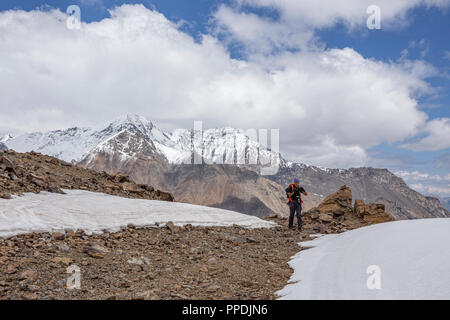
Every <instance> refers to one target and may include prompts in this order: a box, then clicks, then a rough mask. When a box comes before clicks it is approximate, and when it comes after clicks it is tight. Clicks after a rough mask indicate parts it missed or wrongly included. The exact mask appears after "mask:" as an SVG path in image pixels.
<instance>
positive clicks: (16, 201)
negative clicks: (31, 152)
mask: <svg viewBox="0 0 450 320" xmlns="http://www.w3.org/2000/svg"><path fill="white" fill-rule="evenodd" d="M64 191H65V192H66V193H67V194H65V195H62V194H54V193H47V192H42V193H40V194H25V195H24V196H22V197H14V198H13V199H10V200H6V199H0V237H10V236H13V235H17V234H23V233H29V232H44V231H47V232H53V231H61V230H64V229H72V230H76V229H82V230H84V231H85V232H86V233H100V232H102V231H103V230H108V231H118V230H120V228H121V227H125V226H127V225H128V224H134V225H135V226H137V227H143V226H152V225H155V223H158V224H165V223H167V222H168V221H173V222H174V224H175V225H178V226H182V225H186V224H192V225H194V226H233V225H239V226H242V227H245V228H269V227H272V226H274V225H275V224H274V223H272V222H268V221H264V220H261V219H259V218H256V217H252V216H248V215H245V214H241V213H237V212H234V211H229V210H223V209H216V208H209V207H203V206H196V205H191V204H186V203H176V202H166V201H157V200H140V199H128V198H121V197H116V196H111V195H107V194H103V193H95V192H89V191H81V190H64Z"/></svg>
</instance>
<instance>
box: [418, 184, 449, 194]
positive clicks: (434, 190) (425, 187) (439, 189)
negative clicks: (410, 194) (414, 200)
mask: <svg viewBox="0 0 450 320" xmlns="http://www.w3.org/2000/svg"><path fill="white" fill-rule="evenodd" d="M411 188H413V189H414V190H416V191H418V192H420V193H423V194H425V195H431V196H435V197H450V184H448V185H447V186H435V185H430V184H423V183H413V184H411Z"/></svg>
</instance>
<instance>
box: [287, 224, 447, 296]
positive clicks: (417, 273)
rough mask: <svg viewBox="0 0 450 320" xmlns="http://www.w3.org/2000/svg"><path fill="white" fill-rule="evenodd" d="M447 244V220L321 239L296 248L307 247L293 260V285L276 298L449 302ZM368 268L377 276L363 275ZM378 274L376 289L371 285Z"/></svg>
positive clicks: (377, 227)
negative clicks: (378, 285) (444, 300)
mask: <svg viewBox="0 0 450 320" xmlns="http://www.w3.org/2000/svg"><path fill="white" fill-rule="evenodd" d="M449 243H450V219H423V220H408V221H395V222H389V223H382V224H377V225H373V226H369V227H365V228H360V229H355V230H352V231H348V232H345V233H341V234H335V235H326V236H324V237H321V238H318V239H315V240H313V241H308V242H303V243H301V245H302V246H303V247H312V248H310V249H307V250H303V251H301V252H299V253H298V254H297V255H295V256H294V257H293V258H292V260H291V262H290V265H291V267H292V268H293V269H294V274H293V275H292V277H291V282H295V283H293V284H289V285H287V286H286V287H285V288H284V289H282V290H281V291H279V292H278V294H279V295H280V296H281V298H282V299H449V298H450V272H449V270H450V250H449ZM369 266H376V267H373V268H377V267H379V269H378V270H379V271H380V272H379V273H378V271H376V272H377V273H376V274H374V273H373V272H374V271H370V274H368V271H367V270H368V267H369ZM373 270H375V269H373ZM377 275H379V278H378V279H379V280H380V281H379V284H380V288H381V289H373V288H374V287H373V286H372V284H374V283H377V282H376V281H374V280H376V277H377ZM368 279H369V280H368ZM372 281H374V282H372ZM368 282H369V284H370V286H369V287H371V288H372V289H369V288H368V285H367V283H368Z"/></svg>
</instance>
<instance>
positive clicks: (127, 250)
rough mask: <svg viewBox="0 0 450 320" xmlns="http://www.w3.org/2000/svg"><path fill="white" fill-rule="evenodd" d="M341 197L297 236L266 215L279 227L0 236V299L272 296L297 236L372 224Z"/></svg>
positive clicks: (285, 275)
mask: <svg viewBox="0 0 450 320" xmlns="http://www.w3.org/2000/svg"><path fill="white" fill-rule="evenodd" d="M346 194H348V192H347V191H346V190H344V191H342V189H341V190H339V191H338V192H337V193H336V194H335V195H334V196H333V197H330V198H329V199H328V200H327V201H326V202H324V203H323V204H322V206H319V209H324V205H330V204H338V206H337V207H336V208H335V209H333V211H332V212H331V216H332V218H331V220H328V219H320V218H316V217H314V214H313V213H311V214H306V215H305V217H304V231H303V232H302V233H300V234H299V233H298V231H296V230H295V231H294V230H289V229H288V228H287V220H286V219H283V218H280V217H277V216H275V215H273V216H272V217H270V218H268V220H272V221H275V222H278V223H279V226H276V227H274V228H265V229H244V228H240V227H237V226H235V227H207V228H205V227H192V226H190V225H186V226H184V227H176V226H174V224H173V223H171V222H169V223H167V224H166V226H164V227H149V228H140V229H139V228H136V227H134V226H132V225H129V226H128V227H126V228H123V229H122V230H121V231H119V232H114V233H110V232H104V233H102V234H93V235H87V234H85V233H84V232H83V231H81V230H65V231H64V232H55V233H53V234H50V233H32V234H22V235H18V236H13V237H10V238H7V239H2V238H0V299H31V300H33V299H96V300H98V299H152V300H153V299H250V300H251V299H274V298H276V297H277V296H276V292H277V291H278V290H280V289H281V288H283V287H284V286H285V285H286V284H287V281H288V280H289V277H290V275H291V273H292V270H291V268H290V266H289V264H288V261H289V260H290V259H291V257H292V256H293V255H294V254H295V253H297V252H298V251H299V250H302V249H303V248H299V247H298V244H297V243H298V241H299V240H310V239H312V238H311V235H313V234H317V233H322V234H326V233H335V232H343V231H346V230H350V229H353V228H358V227H361V226H365V225H368V224H371V223H372V222H370V221H366V220H365V219H363V218H362V217H360V216H359V215H358V214H353V213H350V212H346V213H345V214H344V215H340V214H339V212H340V209H342V208H346V206H347V205H348V202H349V201H348V196H346ZM350 194H351V193H350ZM350 203H351V200H350ZM334 212H336V213H338V214H337V215H336V217H335V215H334V214H333V213H334ZM328 213H330V212H328ZM343 217H345V218H343ZM68 268H69V269H68ZM75 269H78V270H79V272H80V273H79V275H80V280H81V281H80V287H79V289H72V290H71V289H69V288H68V287H67V283H68V281H67V280H68V278H69V277H70V276H71V274H70V270H75ZM68 270H69V273H68ZM71 283H72V282H70V281H69V284H71Z"/></svg>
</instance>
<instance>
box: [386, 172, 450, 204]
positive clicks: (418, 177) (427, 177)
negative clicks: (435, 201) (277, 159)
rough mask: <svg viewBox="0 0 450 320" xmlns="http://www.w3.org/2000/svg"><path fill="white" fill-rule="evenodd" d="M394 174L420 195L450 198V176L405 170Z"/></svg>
mask: <svg viewBox="0 0 450 320" xmlns="http://www.w3.org/2000/svg"><path fill="white" fill-rule="evenodd" d="M394 173H395V174H396V175H397V176H399V177H401V178H403V179H404V180H405V182H406V183H408V184H409V186H410V187H411V188H413V189H414V190H416V191H418V192H420V193H423V194H425V195H432V196H437V197H448V196H450V174H447V175H438V174H428V173H425V172H420V171H403V170H402V171H396V172H394Z"/></svg>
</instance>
